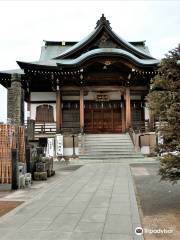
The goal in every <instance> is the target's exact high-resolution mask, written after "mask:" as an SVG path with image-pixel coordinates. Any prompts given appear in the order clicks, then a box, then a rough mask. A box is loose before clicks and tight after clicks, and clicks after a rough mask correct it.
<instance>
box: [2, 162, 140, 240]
mask: <svg viewBox="0 0 180 240" xmlns="http://www.w3.org/2000/svg"><path fill="white" fill-rule="evenodd" d="M137 226H140V221H139V214H138V210H137V204H136V200H135V194H134V188H133V183H132V177H131V173H130V169H129V166H128V165H124V164H117V163H114V164H113V163H112V164H111V163H106V164H103V163H101V164H87V165H84V166H83V167H81V168H79V169H78V170H76V171H74V172H72V174H69V175H67V176H65V177H64V179H63V180H62V179H61V178H58V179H56V181H55V182H53V183H51V184H50V185H48V187H47V188H45V189H44V190H42V191H40V192H39V193H38V194H37V195H36V196H35V197H34V198H33V199H30V200H29V201H27V202H26V203H25V204H23V205H21V206H19V207H18V208H17V209H15V210H13V211H11V212H10V213H9V214H7V215H5V216H4V217H2V218H0V239H1V240H12V239H14V240H33V239H35V240H39V239H42V240H55V239H56V240H134V239H138V240H139V239H142V238H141V237H139V236H136V235H135V233H134V229H135V228H136V227H137Z"/></svg>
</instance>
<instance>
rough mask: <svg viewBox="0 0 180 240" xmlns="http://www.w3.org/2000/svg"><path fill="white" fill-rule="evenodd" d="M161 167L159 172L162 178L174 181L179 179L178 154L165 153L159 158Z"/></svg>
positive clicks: (179, 159) (179, 158)
mask: <svg viewBox="0 0 180 240" xmlns="http://www.w3.org/2000/svg"><path fill="white" fill-rule="evenodd" d="M160 161H161V168H160V170H159V173H160V175H161V179H162V180H168V181H171V182H172V183H176V182H177V181H178V180H179V179H180V154H179V155H177V156H176V155H172V154H167V155H165V156H163V157H161V158H160Z"/></svg>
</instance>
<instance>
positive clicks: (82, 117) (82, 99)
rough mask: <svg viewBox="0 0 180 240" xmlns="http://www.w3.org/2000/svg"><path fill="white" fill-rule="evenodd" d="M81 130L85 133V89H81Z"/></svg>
mask: <svg viewBox="0 0 180 240" xmlns="http://www.w3.org/2000/svg"><path fill="white" fill-rule="evenodd" d="M80 129H81V132H83V131H84V89H83V88H81V89H80Z"/></svg>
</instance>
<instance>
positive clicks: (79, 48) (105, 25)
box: [54, 15, 154, 59]
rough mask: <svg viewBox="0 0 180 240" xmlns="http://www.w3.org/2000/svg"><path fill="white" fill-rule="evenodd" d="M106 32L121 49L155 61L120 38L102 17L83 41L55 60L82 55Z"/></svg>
mask: <svg viewBox="0 0 180 240" xmlns="http://www.w3.org/2000/svg"><path fill="white" fill-rule="evenodd" d="M102 31H105V32H107V34H108V35H110V36H111V38H112V39H113V40H114V41H115V42H116V43H117V44H118V45H119V46H120V47H119V48H121V49H123V50H126V51H128V52H129V53H131V54H134V55H135V56H136V57H138V58H141V59H154V58H153V57H152V56H150V55H149V54H147V53H145V52H144V51H141V50H140V49H138V48H136V47H135V46H133V45H132V44H131V43H129V42H127V41H125V40H124V39H123V38H121V37H119V36H118V35H117V34H116V33H115V32H114V31H113V30H112V29H111V27H110V24H109V21H108V20H107V19H106V18H105V17H104V15H102V17H101V18H100V20H98V22H97V26H96V28H95V29H94V30H93V31H92V32H91V33H90V34H89V35H88V36H87V37H86V38H84V39H83V40H82V41H80V42H78V43H76V44H75V45H73V46H72V47H70V48H68V49H67V50H65V51H64V52H62V53H61V54H60V55H59V56H58V57H55V58H54V59H68V58H72V55H74V54H78V53H79V55H80V54H81V51H82V49H84V48H86V46H88V45H89V44H90V43H91V42H92V41H93V40H95V38H96V37H97V35H98V34H99V33H100V32H102Z"/></svg>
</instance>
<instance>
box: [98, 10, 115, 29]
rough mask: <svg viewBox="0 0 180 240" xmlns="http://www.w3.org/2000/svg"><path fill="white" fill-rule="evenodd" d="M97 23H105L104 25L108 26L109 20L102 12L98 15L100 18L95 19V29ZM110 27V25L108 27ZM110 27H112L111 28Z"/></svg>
mask: <svg viewBox="0 0 180 240" xmlns="http://www.w3.org/2000/svg"><path fill="white" fill-rule="evenodd" d="M99 25H106V26H108V27H110V22H109V20H107V19H106V17H105V16H104V13H103V14H102V16H101V17H100V19H99V20H98V21H97V23H96V27H95V29H96V28H97V27H99ZM110 28H111V27H110ZM111 29H112V28H111Z"/></svg>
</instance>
